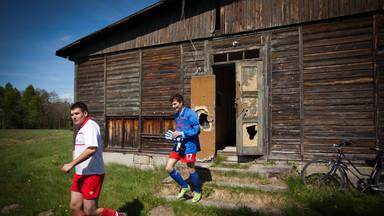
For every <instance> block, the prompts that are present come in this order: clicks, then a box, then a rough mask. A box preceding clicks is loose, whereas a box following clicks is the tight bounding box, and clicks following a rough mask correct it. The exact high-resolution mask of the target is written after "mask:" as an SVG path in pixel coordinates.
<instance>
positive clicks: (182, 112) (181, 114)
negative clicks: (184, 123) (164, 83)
mask: <svg viewBox="0 0 384 216" xmlns="http://www.w3.org/2000/svg"><path fill="white" fill-rule="evenodd" d="M185 108H186V107H184V109H183V110H182V111H181V113H180V114H179V115H180V116H183V114H184V111H185Z"/></svg>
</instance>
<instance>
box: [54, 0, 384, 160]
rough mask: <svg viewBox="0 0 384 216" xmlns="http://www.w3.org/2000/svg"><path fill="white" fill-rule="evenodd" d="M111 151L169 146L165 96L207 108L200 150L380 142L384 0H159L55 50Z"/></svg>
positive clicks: (280, 150)
mask: <svg viewBox="0 0 384 216" xmlns="http://www.w3.org/2000/svg"><path fill="white" fill-rule="evenodd" d="M56 55H58V56H60V57H63V58H68V59H69V60H70V61H73V62H74V65H75V68H74V72H75V86H74V89H75V95H74V99H75V101H83V102H85V103H86V104H88V106H89V109H90V113H91V116H92V118H93V119H94V120H96V121H97V122H98V123H99V124H100V126H101V129H102V132H103V139H104V140H103V142H104V147H105V151H107V152H120V153H130V154H147V155H148V154H152V155H168V154H169V152H170V150H171V148H172V145H173V144H172V143H171V142H169V141H167V140H165V138H164V133H165V131H167V130H168V129H174V128H175V125H174V124H175V123H174V111H173V109H172V107H171V103H170V102H169V97H170V96H171V95H172V94H174V93H181V94H182V95H183V96H184V98H185V103H186V106H187V107H190V108H192V109H194V110H195V111H196V112H197V113H198V115H199V121H200V125H201V135H200V141H201V144H202V151H201V152H200V153H198V155H197V156H198V158H199V160H202V161H204V160H211V159H213V158H214V157H215V155H216V153H217V151H218V150H220V149H223V148H225V147H228V146H235V147H236V148H235V149H236V152H237V155H238V156H244V157H248V156H251V157H263V158H267V159H273V160H279V159H280V160H307V159H310V158H315V157H324V156H330V155H332V154H333V153H334V152H335V149H334V148H332V147H331V145H332V144H333V143H339V142H340V140H341V139H344V138H350V139H354V140H356V141H357V143H353V145H352V146H351V147H349V148H348V153H349V154H350V156H351V157H352V159H354V160H360V159H365V158H367V157H373V156H374V155H373V152H372V151H370V150H369V146H381V147H383V145H384V141H383V139H384V1H383V0H162V1H159V2H158V3H156V4H154V5H152V6H150V7H147V8H145V9H143V10H141V11H139V12H137V13H135V14H132V15H130V16H128V17H126V18H124V19H122V20H120V21H118V22H116V23H113V24H111V25H109V26H107V27H105V28H103V29H101V30H99V31H96V32H94V33H92V34H90V35H87V36H85V37H83V38H81V39H79V40H77V41H75V42H73V43H71V44H69V45H67V46H65V47H63V48H61V49H59V50H57V51H56Z"/></svg>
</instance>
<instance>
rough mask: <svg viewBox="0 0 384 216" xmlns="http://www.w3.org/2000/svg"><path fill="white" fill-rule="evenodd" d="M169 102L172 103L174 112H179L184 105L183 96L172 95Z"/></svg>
mask: <svg viewBox="0 0 384 216" xmlns="http://www.w3.org/2000/svg"><path fill="white" fill-rule="evenodd" d="M169 101H170V102H171V103H172V107H173V108H174V109H175V110H176V112H180V111H181V110H182V108H183V105H184V99H183V96H181V95H180V94H174V95H172V96H171V98H170V99H169Z"/></svg>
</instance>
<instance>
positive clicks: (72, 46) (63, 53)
mask: <svg viewBox="0 0 384 216" xmlns="http://www.w3.org/2000/svg"><path fill="white" fill-rule="evenodd" d="M171 1H174V0H160V1H159V2H157V3H155V4H153V5H151V6H149V7H146V8H144V9H143V10H141V11H138V12H136V13H134V14H132V15H130V16H128V17H126V18H123V19H121V20H119V21H117V22H115V23H112V24H111V25H109V26H107V27H105V28H102V29H100V30H98V31H96V32H93V33H91V34H89V35H87V36H85V37H83V38H80V39H79V40H76V41H75V42H72V43H70V44H68V45H67V46H65V47H62V48H60V49H59V50H57V51H56V55H57V56H60V57H63V58H67V57H68V55H69V52H70V51H71V50H73V49H75V48H76V47H77V46H78V45H79V44H80V43H86V42H88V41H90V40H92V39H93V38H96V37H99V36H101V35H103V34H105V33H107V32H109V31H112V30H113V29H115V28H117V27H118V26H120V25H123V24H125V23H129V22H132V21H133V20H134V19H135V18H138V17H140V16H142V15H144V14H147V13H149V12H151V11H152V10H153V9H154V8H156V7H158V6H159V5H162V4H165V3H166V2H171Z"/></svg>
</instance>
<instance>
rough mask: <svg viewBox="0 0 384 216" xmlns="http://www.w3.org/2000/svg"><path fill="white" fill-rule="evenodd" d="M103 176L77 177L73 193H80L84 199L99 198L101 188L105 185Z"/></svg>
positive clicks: (74, 179)
mask: <svg viewBox="0 0 384 216" xmlns="http://www.w3.org/2000/svg"><path fill="white" fill-rule="evenodd" d="M103 181H104V174H103V175H84V176H82V175H77V174H76V173H75V175H74V176H73V183H72V188H71V191H74V192H80V193H82V194H83V198H84V199H95V198H98V197H99V194H100V190H101V186H102V185H103Z"/></svg>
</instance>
